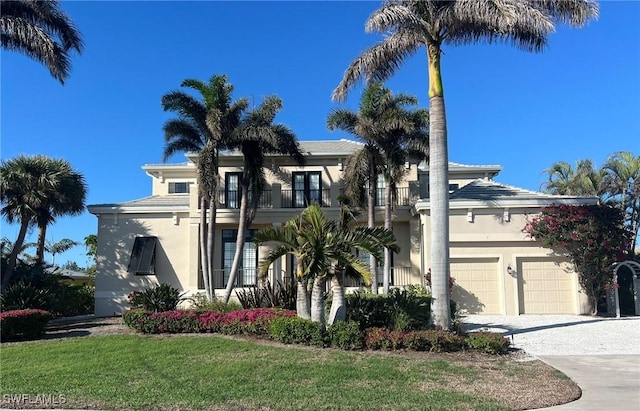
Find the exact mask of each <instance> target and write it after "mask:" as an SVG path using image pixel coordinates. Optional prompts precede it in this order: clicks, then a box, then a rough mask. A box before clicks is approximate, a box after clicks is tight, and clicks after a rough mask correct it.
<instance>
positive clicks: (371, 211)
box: [367, 153, 378, 294]
mask: <svg viewBox="0 0 640 411" xmlns="http://www.w3.org/2000/svg"><path fill="white" fill-rule="evenodd" d="M377 189H378V176H377V175H376V167H375V157H374V155H373V154H372V153H370V154H369V198H368V199H367V225H368V226H369V228H374V227H375V226H376V194H377V193H376V191H377ZM369 267H370V268H371V292H372V293H374V294H378V262H377V261H376V257H375V256H374V255H373V254H370V255H369Z"/></svg>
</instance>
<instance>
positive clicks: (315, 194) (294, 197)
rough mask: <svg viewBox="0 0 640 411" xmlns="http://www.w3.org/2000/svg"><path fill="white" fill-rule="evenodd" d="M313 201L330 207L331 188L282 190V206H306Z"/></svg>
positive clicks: (321, 205)
mask: <svg viewBox="0 0 640 411" xmlns="http://www.w3.org/2000/svg"><path fill="white" fill-rule="evenodd" d="M314 203H316V204H318V205H319V206H320V207H331V190H330V189H328V188H324V189H321V190H304V191H303V190H282V208H306V207H307V206H309V205H310V204H314Z"/></svg>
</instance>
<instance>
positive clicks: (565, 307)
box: [519, 258, 575, 314]
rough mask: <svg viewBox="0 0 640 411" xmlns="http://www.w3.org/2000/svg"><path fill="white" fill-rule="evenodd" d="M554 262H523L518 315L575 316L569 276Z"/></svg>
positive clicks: (572, 290)
mask: <svg viewBox="0 0 640 411" xmlns="http://www.w3.org/2000/svg"><path fill="white" fill-rule="evenodd" d="M566 269H567V265H566V264H558V260H553V259H548V258H539V259H523V260H522V261H521V262H520V272H521V273H522V277H521V283H520V284H519V291H520V293H519V294H520V297H521V298H520V313H521V314H575V304H574V298H575V291H574V286H573V281H574V279H573V275H574V274H570V273H568V272H566V271H565V270H566Z"/></svg>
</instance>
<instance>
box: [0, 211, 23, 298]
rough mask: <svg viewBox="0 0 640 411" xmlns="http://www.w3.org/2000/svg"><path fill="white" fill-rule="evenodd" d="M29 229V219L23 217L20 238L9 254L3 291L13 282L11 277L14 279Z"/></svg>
mask: <svg viewBox="0 0 640 411" xmlns="http://www.w3.org/2000/svg"><path fill="white" fill-rule="evenodd" d="M27 228H29V219H28V218H26V217H22V221H21V222H20V231H19V232H18V238H17V239H16V242H15V243H14V244H13V250H11V254H9V261H7V268H6V270H5V271H4V274H3V276H2V285H0V287H1V290H2V291H4V290H5V289H6V288H7V286H8V285H9V282H10V281H11V277H13V272H14V270H15V268H16V263H17V261H18V253H19V252H20V250H21V249H22V245H23V244H24V239H25V237H26V236H27Z"/></svg>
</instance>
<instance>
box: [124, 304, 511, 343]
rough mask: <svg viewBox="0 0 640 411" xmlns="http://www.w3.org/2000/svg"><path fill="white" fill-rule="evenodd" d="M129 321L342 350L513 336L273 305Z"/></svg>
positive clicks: (150, 327)
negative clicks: (328, 321) (336, 318)
mask: <svg viewBox="0 0 640 411" xmlns="http://www.w3.org/2000/svg"><path fill="white" fill-rule="evenodd" d="M123 319H124V322H125V324H127V325H128V326H129V327H131V328H134V329H136V330H138V331H139V332H142V333H145V334H159V333H221V334H231V335H237V334H242V335H252V336H257V337H260V338H271V339H273V340H276V341H280V342H282V343H285V344H304V345H311V346H316V347H329V346H333V347H336V348H340V349H343V350H361V349H369V350H389V351H391V350H411V351H430V352H455V351H461V350H465V349H473V350H478V351H482V352H485V353H487V354H492V355H496V354H505V353H507V351H508V348H509V340H508V339H507V338H505V337H503V336H502V335H501V334H496V333H489V332H478V333H471V334H469V335H468V336H464V335H458V334H455V333H451V332H448V331H443V330H438V329H429V330H416V331H393V330H389V329H387V328H383V327H369V328H367V329H365V330H362V329H361V326H360V324H358V323H356V322H338V323H336V324H333V325H330V326H329V327H328V329H327V330H326V331H324V330H323V328H322V325H321V324H320V323H317V322H313V321H311V320H305V319H302V318H299V317H296V313H295V311H291V310H281V309H272V308H257V309H247V310H238V311H233V312H230V313H224V312H217V311H195V310H175V311H165V312H160V313H157V312H148V311H144V310H141V309H134V310H129V311H127V312H125V313H124V314H123Z"/></svg>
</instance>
